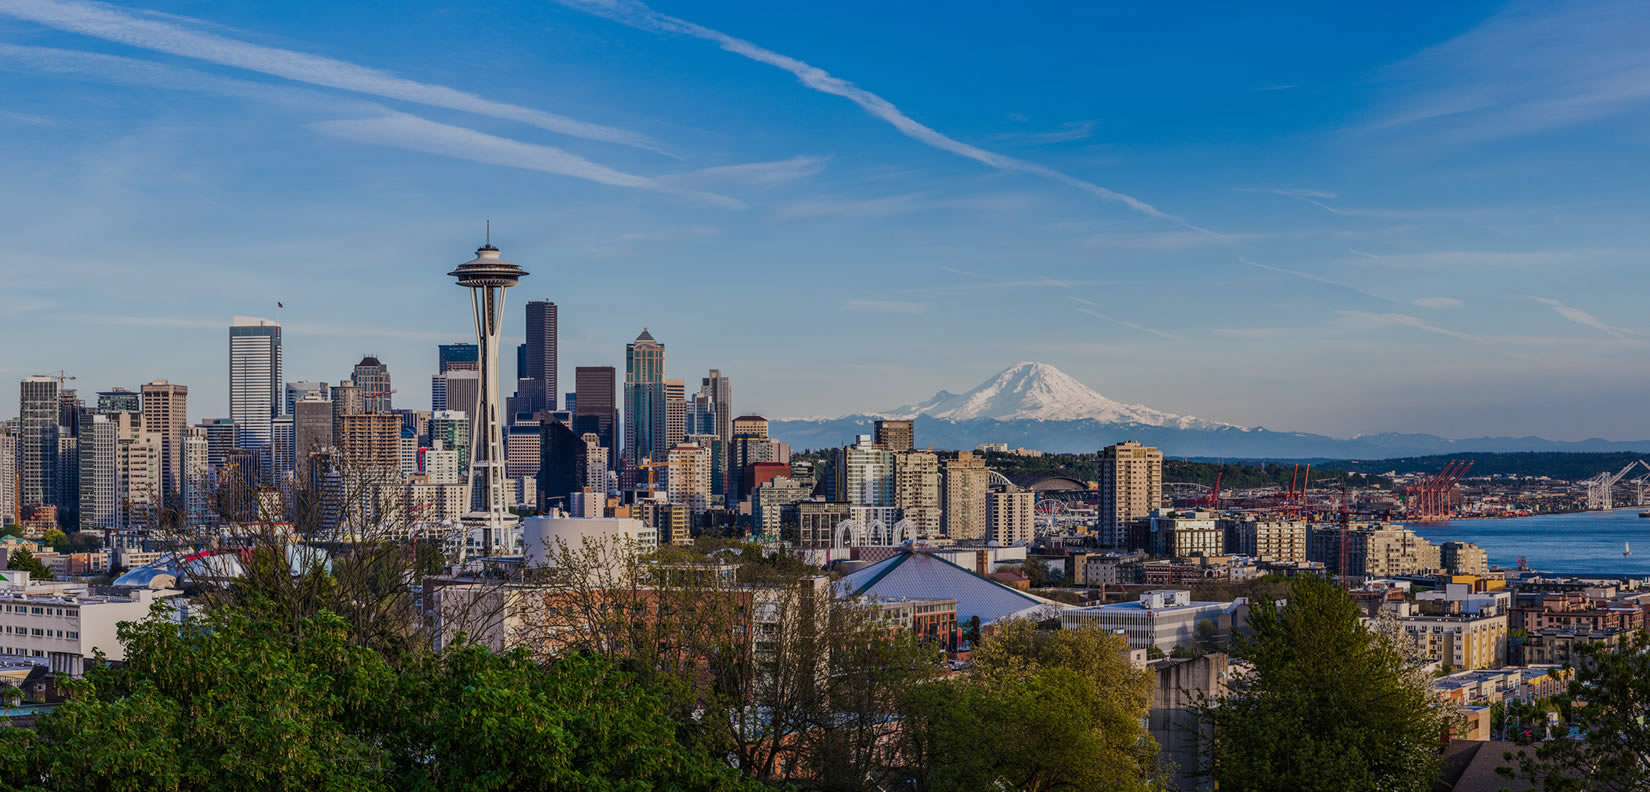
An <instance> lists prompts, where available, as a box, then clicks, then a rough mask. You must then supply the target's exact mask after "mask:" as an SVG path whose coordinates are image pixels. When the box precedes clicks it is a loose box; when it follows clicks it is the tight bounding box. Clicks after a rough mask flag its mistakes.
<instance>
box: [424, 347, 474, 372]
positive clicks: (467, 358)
mask: <svg viewBox="0 0 1650 792" xmlns="http://www.w3.org/2000/svg"><path fill="white" fill-rule="evenodd" d="M480 361H481V347H478V346H476V345H475V344H464V343H458V344H440V345H438V346H437V347H436V352H435V373H437V374H446V373H447V372H449V371H475V370H476V369H479V368H481V362H480Z"/></svg>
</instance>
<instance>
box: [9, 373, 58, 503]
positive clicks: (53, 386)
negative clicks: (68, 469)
mask: <svg viewBox="0 0 1650 792" xmlns="http://www.w3.org/2000/svg"><path fill="white" fill-rule="evenodd" d="M57 391H58V381H57V380H56V379H55V378H52V377H41V376H35V377H29V378H28V379H25V380H23V383H22V389H21V398H20V400H19V405H18V406H19V408H20V410H19V415H18V419H17V426H18V433H17V457H18V476H17V477H18V481H19V486H18V496H17V499H18V508H19V509H20V510H21V511H22V512H23V516H24V517H25V518H27V517H28V516H29V513H30V512H32V511H33V510H34V509H36V508H39V507H41V506H51V505H55V504H56V503H57V501H58V493H57V449H58V444H57V435H58V423H57V412H58V405H57Z"/></svg>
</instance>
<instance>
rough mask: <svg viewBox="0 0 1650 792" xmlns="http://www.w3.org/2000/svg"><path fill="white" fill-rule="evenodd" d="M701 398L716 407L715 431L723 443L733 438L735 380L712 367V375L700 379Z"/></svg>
mask: <svg viewBox="0 0 1650 792" xmlns="http://www.w3.org/2000/svg"><path fill="white" fill-rule="evenodd" d="M699 399H700V400H701V401H709V402H710V403H711V404H712V405H714V407H715V413H716V417H715V421H716V427H715V433H716V436H717V437H720V438H722V442H723V443H727V442H728V441H730V440H732V439H733V382H732V381H730V380H729V379H728V378H727V377H724V376H722V370H721V369H711V370H710V375H709V376H707V377H705V378H704V379H702V380H700V381H699Z"/></svg>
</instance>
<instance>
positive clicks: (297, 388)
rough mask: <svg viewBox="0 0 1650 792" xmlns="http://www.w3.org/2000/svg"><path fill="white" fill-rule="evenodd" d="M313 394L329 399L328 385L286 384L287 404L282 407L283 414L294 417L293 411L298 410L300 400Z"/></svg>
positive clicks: (323, 383) (318, 383) (319, 383)
mask: <svg viewBox="0 0 1650 792" xmlns="http://www.w3.org/2000/svg"><path fill="white" fill-rule="evenodd" d="M312 393H313V394H317V395H319V396H320V397H321V398H323V399H325V398H328V397H327V384H326V383H325V382H288V383H287V384H286V402H285V403H284V404H282V405H281V406H282V409H281V414H282V415H292V414H293V411H294V410H296V409H297V404H298V402H299V400H301V399H303V398H304V397H305V396H308V395H310V394H312Z"/></svg>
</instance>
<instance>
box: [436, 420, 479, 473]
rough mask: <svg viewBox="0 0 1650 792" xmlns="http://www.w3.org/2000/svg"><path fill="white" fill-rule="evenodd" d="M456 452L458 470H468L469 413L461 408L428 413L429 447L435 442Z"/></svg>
mask: <svg viewBox="0 0 1650 792" xmlns="http://www.w3.org/2000/svg"><path fill="white" fill-rule="evenodd" d="M438 441H439V442H440V443H441V444H442V446H443V447H445V448H449V449H452V450H453V451H456V452H458V469H459V471H460V472H465V473H467V472H469V470H470V414H469V413H466V412H464V411H463V410H438V411H436V412H432V413H430V447H431V448H434V447H435V444H436V442H438Z"/></svg>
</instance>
